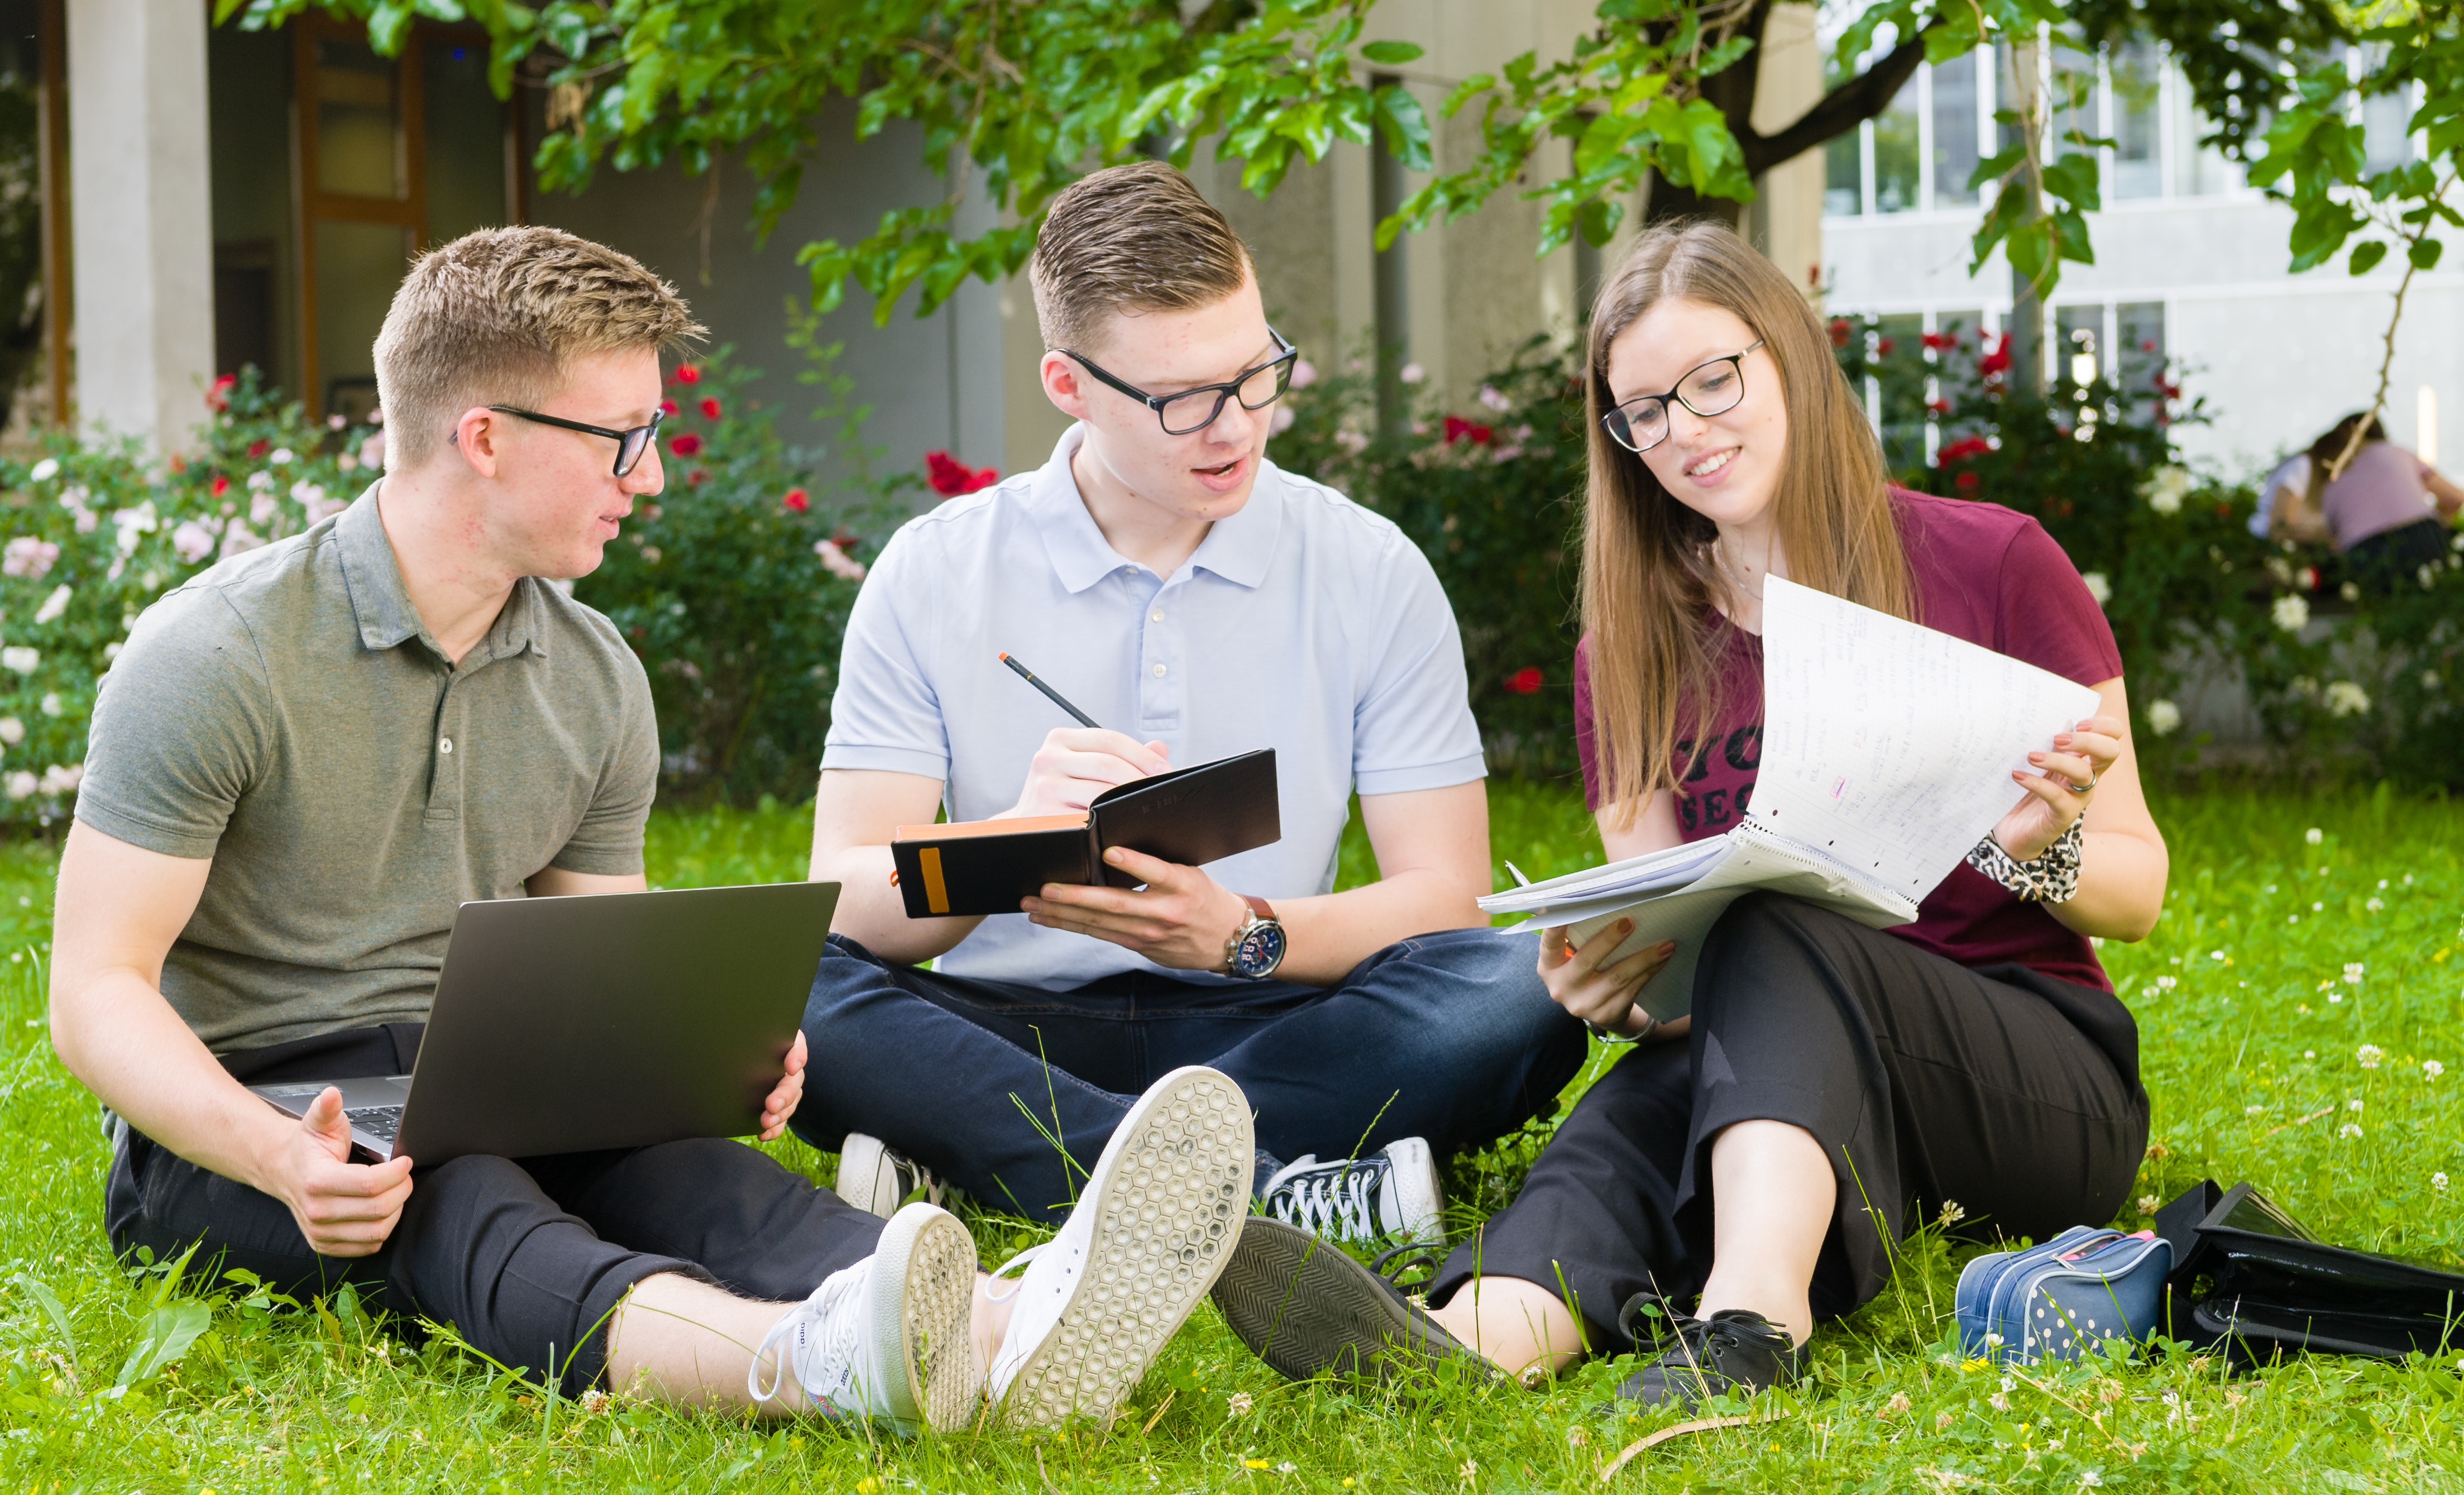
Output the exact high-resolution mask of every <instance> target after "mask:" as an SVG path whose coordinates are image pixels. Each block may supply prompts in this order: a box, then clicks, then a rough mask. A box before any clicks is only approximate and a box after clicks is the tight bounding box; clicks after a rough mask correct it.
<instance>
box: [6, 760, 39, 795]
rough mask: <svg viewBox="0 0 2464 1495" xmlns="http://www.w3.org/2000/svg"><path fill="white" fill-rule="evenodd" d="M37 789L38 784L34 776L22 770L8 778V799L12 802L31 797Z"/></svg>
mask: <svg viewBox="0 0 2464 1495" xmlns="http://www.w3.org/2000/svg"><path fill="white" fill-rule="evenodd" d="M37 787H38V782H37V780H35V778H34V776H33V775H32V774H30V773H28V772H26V771H25V770H24V769H22V768H20V769H18V770H17V771H16V772H15V773H13V774H11V775H10V776H9V798H11V799H12V800H23V799H26V798H28V797H30V796H31V795H33V792H34V790H35V789H36V788H37Z"/></svg>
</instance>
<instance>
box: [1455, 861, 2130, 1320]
mask: <svg viewBox="0 0 2464 1495" xmlns="http://www.w3.org/2000/svg"><path fill="white" fill-rule="evenodd" d="M1693 1014H1694V1025H1693V1028H1692V1030H1691V1033H1690V1036H1689V1037H1688V1038H1687V1039H1686V1040H1685V1041H1683V1042H1679V1041H1674V1040H1672V1041H1670V1042H1668V1043H1665V1044H1644V1045H1642V1046H1641V1047H1639V1048H1638V1049H1636V1050H1635V1051H1634V1052H1632V1053H1629V1054H1628V1055H1626V1057H1625V1058H1624V1060H1623V1061H1622V1062H1620V1063H1619V1064H1618V1065H1617V1066H1616V1067H1614V1068H1612V1069H1611V1070H1609V1072H1608V1073H1607V1074H1605V1075H1603V1076H1601V1077H1600V1080H1599V1082H1598V1083H1597V1084H1595V1085H1594V1086H1593V1087H1592V1088H1591V1089H1589V1090H1588V1091H1586V1092H1585V1093H1584V1095H1583V1098H1582V1100H1581V1101H1580V1102H1578V1103H1577V1104H1576V1105H1575V1107H1574V1110H1573V1113H1572V1114H1571V1115H1569V1116H1568V1117H1567V1118H1566V1121H1565V1123H1564V1125H1562V1126H1560V1127H1559V1128H1558V1129H1557V1134H1556V1136H1555V1137H1554V1138H1552V1139H1551V1141H1550V1143H1549V1147H1548V1150H1547V1151H1546V1152H1544V1153H1542V1154H1540V1160H1539V1162H1538V1163H1537V1164H1535V1165H1534V1166H1533V1167H1532V1170H1531V1176H1530V1177H1529V1180H1527V1181H1526V1182H1525V1184H1524V1186H1523V1192H1522V1193H1521V1194H1520V1195H1519V1196H1517V1197H1516V1198H1515V1201H1514V1202H1513V1203H1512V1204H1511V1205H1509V1206H1507V1208H1506V1209H1505V1210H1503V1211H1501V1212H1499V1214H1498V1215H1497V1216H1496V1217H1495V1218H1493V1219H1491V1220H1489V1221H1488V1223H1487V1224H1486V1225H1485V1226H1483V1227H1482V1228H1481V1229H1480V1230H1479V1231H1477V1232H1475V1233H1474V1234H1473V1235H1472V1237H1471V1238H1470V1239H1469V1240H1467V1241H1465V1242H1463V1244H1461V1245H1459V1246H1458V1247H1456V1249H1455V1251H1454V1254H1453V1255H1452V1256H1450V1257H1448V1258H1447V1260H1446V1264H1445V1266H1444V1268H1443V1270H1442V1271H1441V1274H1440V1275H1439V1277H1438V1280H1437V1281H1436V1282H1434V1283H1432V1284H1431V1285H1430V1288H1429V1301H1430V1302H1432V1303H1440V1304H1442V1303H1444V1302H1445V1301H1446V1299H1447V1298H1448V1297H1449V1296H1451V1295H1452V1294H1453V1292H1454V1290H1455V1289H1456V1288H1458V1287H1460V1286H1463V1283H1465V1282H1466V1281H1468V1280H1470V1279H1471V1278H1473V1277H1475V1276H1481V1275H1486V1276H1491V1277H1518V1278H1521V1279H1523V1280H1524V1281H1526V1282H1533V1283H1538V1284H1540V1285H1541V1286H1544V1287H1549V1288H1551V1289H1555V1290H1561V1291H1564V1292H1567V1293H1570V1294H1572V1296H1573V1307H1574V1309H1575V1311H1576V1313H1577V1314H1578V1315H1579V1316H1580V1317H1581V1319H1582V1320H1583V1323H1584V1325H1585V1331H1586V1333H1587V1334H1588V1335H1589V1340H1588V1342H1589V1343H1590V1345H1591V1346H1592V1348H1593V1349H1594V1350H1595V1351H1603V1350H1605V1351H1622V1350H1625V1349H1628V1348H1631V1346H1630V1343H1629V1341H1627V1340H1626V1338H1625V1337H1624V1336H1623V1335H1622V1334H1620V1333H1619V1332H1618V1331H1617V1310H1618V1308H1619V1307H1620V1306H1621V1305H1622V1304H1624V1302H1625V1301H1626V1300H1627V1299H1628V1298H1630V1297H1632V1296H1633V1295H1634V1294H1635V1293H1638V1292H1641V1291H1644V1290H1646V1289H1651V1290H1657V1291H1659V1292H1661V1293H1664V1294H1665V1295H1666V1296H1667V1297H1668V1298H1669V1299H1670V1300H1671V1301H1672V1302H1673V1303H1675V1304H1676V1305H1677V1306H1678V1307H1680V1308H1685V1307H1689V1306H1690V1305H1691V1302H1692V1300H1693V1298H1694V1295H1695V1294H1696V1293H1698V1292H1700V1291H1701V1290H1702V1286H1703V1283H1704V1281H1705V1278H1706V1277H1707V1276H1708V1275H1709V1273H1710V1269H1711V1210H1712V1206H1713V1204H1714V1202H1715V1201H1714V1200H1713V1199H1712V1198H1711V1171H1710V1165H1711V1156H1710V1154H1711V1144H1712V1142H1713V1140H1714V1139H1715V1138H1716V1137H1717V1136H1718V1135H1719V1133H1720V1132H1721V1131H1722V1130H1723V1129H1724V1128H1726V1127H1728V1126H1730V1125H1732V1124H1734V1123H1736V1122H1740V1121H1749V1120H1756V1119H1768V1120H1774V1121H1785V1122H1790V1123H1793V1124H1794V1125H1796V1126H1799V1127H1802V1128H1804V1129H1805V1130H1806V1131H1807V1132H1812V1133H1813V1134H1814V1136H1815V1139H1816V1140H1817V1141H1819V1142H1820V1143H1821V1144H1822V1148H1823V1151H1824V1152H1825V1153H1827V1154H1830V1157H1831V1163H1832V1170H1833V1173H1834V1175H1835V1176H1836V1178H1837V1184H1838V1203H1837V1208H1836V1210H1835V1212H1834V1214H1833V1217H1832V1223H1831V1232H1830V1236H1829V1239H1828V1240H1826V1241H1825V1242H1823V1246H1822V1252H1821V1256H1820V1258H1819V1260H1818V1261H1817V1262H1816V1264H1815V1271H1814V1283H1813V1299H1814V1311H1815V1316H1816V1317H1817V1318H1833V1317H1837V1316H1838V1315H1839V1314H1842V1313H1846V1312H1847V1311H1849V1310H1850V1309H1851V1308H1856V1307H1857V1306H1859V1304H1862V1303H1864V1302H1866V1301H1867V1300H1869V1299H1871V1298H1872V1297H1873V1296H1874V1295H1875V1294H1876V1293H1878V1292H1880V1291H1881V1290H1882V1288H1883V1287H1884V1286H1887V1285H1888V1284H1889V1281H1890V1272H1891V1253H1892V1248H1893V1247H1894V1246H1896V1245H1897V1244H1898V1242H1899V1240H1900V1237H1901V1235H1902V1234H1903V1232H1904V1230H1905V1228H1906V1225H1907V1223H1908V1222H1909V1221H1910V1220H1921V1219H1924V1218H1926V1217H1929V1216H1931V1215H1932V1214H1933V1213H1934V1211H1936V1210H1938V1209H1939V1208H1940V1207H1941V1206H1942V1205H1943V1204H1945V1203H1948V1202H1953V1201H1955V1202H1957V1203H1958V1204H1959V1205H1960V1206H1961V1207H1962V1208H1963V1209H1964V1210H1966V1212H1967V1220H1966V1226H1967V1228H1969V1229H1970V1230H1974V1229H1976V1228H1978V1227H1980V1226H1981V1227H1983V1228H1984V1229H1985V1230H1987V1231H1999V1232H2001V1233H2003V1234H2006V1235H2010V1236H2018V1235H2029V1236H2033V1237H2035V1239H2037V1240H2039V1241H2041V1240H2043V1239H2045V1238H2046V1237H2048V1236H2051V1235H2054V1234H2056V1233H2057V1232H2058V1231H2060V1230H2062V1229H2063V1228H2065V1227H2067V1226H2070V1225H2075V1224H2081V1223H2090V1224H2101V1223H2103V1222H2104V1221H2106V1220H2111V1219H2112V1218H2113V1217H2114V1215H2115V1214H2116V1213H2117V1212H2119V1211H2120V1209H2121V1208H2122V1205H2123V1200H2124V1199H2125V1198H2127V1197H2128V1195H2129V1190H2130V1184H2131V1180H2132V1179H2133V1178H2134V1177H2135V1176H2137V1174H2138V1170H2139V1162H2140V1157H2141V1155H2142V1154H2143V1152H2144V1150H2145V1147H2146V1143H2147V1092H2146V1091H2145V1090H2144V1089H2143V1088H2140V1084H2139V1059H2138V1053H2139V1030H2138V1027H2137V1025H2136V1024H2135V1023H2133V1022H2132V1021H2131V1018H2130V1013H2129V1010H2128V1009H2127V1008H2125V1007H2123V1004H2122V1002H2121V1000H2120V999H2118V998H2116V997H2115V996H2114V995H2113V994H2112V993H2110V992H2105V991H2099V990H2097V989H2095V988H2093V987H2087V986H2078V985H2074V984H2072V983H2071V982H2068V981H2060V980H2056V979H2054V978H2051V977H2046V976H2041V975H2038V974H2037V973H2035V972H2033V971H2030V970H2027V969H2025V968H2024V967H2020V966H2012V965H2005V966H1993V967H1989V968H1986V969H1983V970H1970V969H1969V968H1968V967H1966V966H1963V965H1959V964H1957V963H1955V962H1953V961H1950V960H1947V959H1945V958H1943V957H1942V956H1938V955H1935V954H1933V953H1932V952H1930V951H1926V950H1920V949H1918V948H1917V947H1916V946H1914V945H1911V944H1909V943H1908V942H1907V941H1905V940H1903V939H1901V938H1899V937H1898V936H1896V935H1893V934H1885V933H1883V932H1882V931H1881V930H1874V929H1868V928H1866V927H1865V926H1864V925H1861V924H1859V923H1856V922H1855V921H1853V920H1850V919H1846V918H1843V917H1841V916H1840V915H1838V914H1837V913H1833V912H1829V911H1827V910H1824V909H1819V908H1816V907H1815V906H1814V905H1812V904H1808V903H1803V902H1800V901H1798V900H1796V899H1793V898H1787V897H1782V896H1779V895H1777V894H1772V893H1757V894H1753V895H1750V896H1748V897H1745V898H1740V899H1739V900H1737V902H1736V903H1734V904H1733V905H1731V906H1730V907H1729V910H1728V912H1727V913H1726V914H1725V915H1723V916H1722V918H1721V919H1720V922H1719V923H1717V924H1715V925H1713V926H1712V929H1711V933H1710V934H1709V936H1708V937H1707V938H1706V940H1705V944H1704V947H1703V960H1702V964H1701V966H1700V967H1699V968H1698V969H1697V971H1696V973H1695V978H1694V1007H1693ZM1561 1283H1562V1284H1563V1286H1562V1288H1560V1286H1559V1285H1560V1284H1561Z"/></svg>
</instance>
